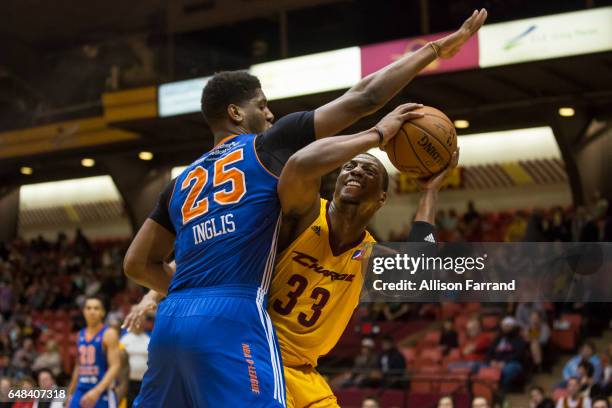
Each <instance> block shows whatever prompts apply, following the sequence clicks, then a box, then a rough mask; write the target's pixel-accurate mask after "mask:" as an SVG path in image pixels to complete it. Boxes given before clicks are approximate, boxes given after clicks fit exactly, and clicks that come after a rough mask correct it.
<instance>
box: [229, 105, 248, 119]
mask: <svg viewBox="0 0 612 408" xmlns="http://www.w3.org/2000/svg"><path fill="white" fill-rule="evenodd" d="M227 115H228V116H229V118H230V119H231V120H232V122H235V123H242V121H243V120H244V111H243V110H242V108H240V106H238V105H234V104H233V103H231V104H229V105H227Z"/></svg>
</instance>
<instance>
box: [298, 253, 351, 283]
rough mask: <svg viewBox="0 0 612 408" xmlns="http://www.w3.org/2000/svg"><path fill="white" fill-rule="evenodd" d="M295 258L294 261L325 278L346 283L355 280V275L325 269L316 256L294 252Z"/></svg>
mask: <svg viewBox="0 0 612 408" xmlns="http://www.w3.org/2000/svg"><path fill="white" fill-rule="evenodd" d="M293 253H294V254H295V256H294V257H293V260H294V261H295V262H297V263H299V264H300V265H302V266H305V267H306V268H308V269H312V270H313V271H315V272H316V273H320V274H321V275H323V276H328V277H329V278H330V279H331V280H332V281H336V280H341V281H345V282H352V281H353V278H355V275H354V274H350V273H338V272H334V271H332V270H329V269H325V267H323V266H322V265H320V264H319V260H318V259H317V258H315V257H314V256H310V255H308V254H305V253H303V252H299V251H293Z"/></svg>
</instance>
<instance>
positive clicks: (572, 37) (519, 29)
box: [478, 7, 612, 68]
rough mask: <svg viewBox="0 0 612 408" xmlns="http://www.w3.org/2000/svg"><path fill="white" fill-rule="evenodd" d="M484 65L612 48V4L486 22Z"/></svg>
mask: <svg viewBox="0 0 612 408" xmlns="http://www.w3.org/2000/svg"><path fill="white" fill-rule="evenodd" d="M478 41H479V47H480V57H479V63H480V66H481V67H482V68H486V67H491V66H496V65H507V64H516V63H519V62H526V61H537V60H544V59H551V58H559V57H566V56H571V55H580V54H591V53H596V52H602V51H608V50H612V7H604V8H597V9H592V10H585V11H576V12H571V13H564V14H556V15H553V16H546V17H536V18H528V19H524V20H517V21H510V22H507V23H499V24H488V25H487V24H485V25H484V26H483V27H482V28H481V29H480V31H479V32H478Z"/></svg>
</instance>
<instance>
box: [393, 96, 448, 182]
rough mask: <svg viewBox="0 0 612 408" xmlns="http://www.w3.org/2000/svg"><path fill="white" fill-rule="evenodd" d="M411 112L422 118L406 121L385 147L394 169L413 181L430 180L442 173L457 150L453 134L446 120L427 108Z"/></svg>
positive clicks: (441, 115) (438, 112)
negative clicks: (414, 179)
mask: <svg viewBox="0 0 612 408" xmlns="http://www.w3.org/2000/svg"><path fill="white" fill-rule="evenodd" d="M415 112H422V113H424V114H425V116H424V117H422V118H419V119H414V120H409V121H407V122H406V123H404V124H403V125H402V128H401V129H400V131H399V132H398V134H397V135H396V136H395V137H394V138H393V139H391V141H389V143H388V144H387V147H386V149H385V150H386V152H387V155H388V156H389V160H391V163H393V165H394V166H395V167H397V169H398V170H399V171H401V172H403V173H407V174H411V175H413V176H414V177H417V178H421V177H430V176H431V175H433V174H437V173H439V172H440V171H442V170H444V168H446V166H447V165H448V163H449V162H450V160H451V157H452V155H453V152H454V151H455V150H456V149H457V132H455V126H454V125H453V123H452V122H451V121H450V119H449V118H448V117H447V116H446V115H445V114H444V113H442V112H440V111H439V110H438V109H436V108H432V107H431V106H424V107H422V108H421V109H417V110H415Z"/></svg>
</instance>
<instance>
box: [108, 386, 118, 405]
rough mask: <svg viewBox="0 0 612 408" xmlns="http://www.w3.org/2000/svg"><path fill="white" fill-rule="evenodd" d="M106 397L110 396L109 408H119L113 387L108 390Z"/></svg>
mask: <svg viewBox="0 0 612 408" xmlns="http://www.w3.org/2000/svg"><path fill="white" fill-rule="evenodd" d="M106 397H107V398H108V408H117V400H116V399H115V393H114V392H113V391H112V390H111V389H108V390H106Z"/></svg>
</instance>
